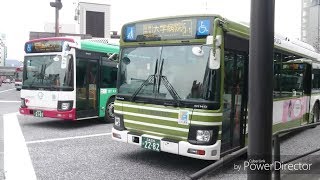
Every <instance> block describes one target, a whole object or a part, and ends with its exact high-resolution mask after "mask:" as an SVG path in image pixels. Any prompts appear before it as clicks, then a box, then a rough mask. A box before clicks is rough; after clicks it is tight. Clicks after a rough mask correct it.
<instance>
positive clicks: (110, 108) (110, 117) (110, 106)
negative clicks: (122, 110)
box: [103, 96, 115, 123]
mask: <svg viewBox="0 0 320 180" xmlns="http://www.w3.org/2000/svg"><path fill="white" fill-rule="evenodd" d="M114 100H115V97H114V96H113V97H110V99H109V100H108V102H107V104H106V110H105V116H104V118H103V121H104V122H107V123H113V122H114Z"/></svg>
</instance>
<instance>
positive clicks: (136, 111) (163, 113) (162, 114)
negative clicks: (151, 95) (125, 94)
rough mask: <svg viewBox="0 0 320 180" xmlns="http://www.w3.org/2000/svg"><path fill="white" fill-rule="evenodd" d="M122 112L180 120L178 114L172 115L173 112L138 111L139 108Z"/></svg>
mask: <svg viewBox="0 0 320 180" xmlns="http://www.w3.org/2000/svg"><path fill="white" fill-rule="evenodd" d="M122 111H126V112H133V113H139V114H147V115H152V116H161V117H169V118H178V113H172V112H164V111H155V110H148V109H138V108H131V107H123V108H122Z"/></svg>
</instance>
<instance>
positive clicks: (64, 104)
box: [58, 101, 73, 111]
mask: <svg viewBox="0 0 320 180" xmlns="http://www.w3.org/2000/svg"><path fill="white" fill-rule="evenodd" d="M72 106H73V101H58V110H59V111H69V110H71V109H72Z"/></svg>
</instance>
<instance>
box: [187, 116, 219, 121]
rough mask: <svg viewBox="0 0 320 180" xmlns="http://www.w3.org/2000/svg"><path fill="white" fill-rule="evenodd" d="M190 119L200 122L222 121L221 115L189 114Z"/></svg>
mask: <svg viewBox="0 0 320 180" xmlns="http://www.w3.org/2000/svg"><path fill="white" fill-rule="evenodd" d="M191 120H192V121H202V122H222V116H197V115H192V116H191Z"/></svg>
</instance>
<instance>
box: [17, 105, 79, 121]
mask: <svg viewBox="0 0 320 180" xmlns="http://www.w3.org/2000/svg"><path fill="white" fill-rule="evenodd" d="M35 111H41V112H42V117H49V118H59V119H66V120H75V119H76V110H75V109H71V110H70V111H57V110H42V109H30V108H22V107H20V108H19V112H20V114H23V115H32V116H34V112H35Z"/></svg>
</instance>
